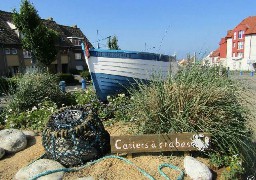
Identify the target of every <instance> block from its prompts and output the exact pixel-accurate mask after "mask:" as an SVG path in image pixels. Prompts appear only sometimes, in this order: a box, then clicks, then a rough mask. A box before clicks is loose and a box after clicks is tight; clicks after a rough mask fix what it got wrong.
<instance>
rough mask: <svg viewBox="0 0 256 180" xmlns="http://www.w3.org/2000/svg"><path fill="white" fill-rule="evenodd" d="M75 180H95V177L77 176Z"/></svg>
mask: <svg viewBox="0 0 256 180" xmlns="http://www.w3.org/2000/svg"><path fill="white" fill-rule="evenodd" d="M76 180H95V178H94V177H92V176H88V177H82V178H77V179H76Z"/></svg>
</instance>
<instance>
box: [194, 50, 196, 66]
mask: <svg viewBox="0 0 256 180" xmlns="http://www.w3.org/2000/svg"><path fill="white" fill-rule="evenodd" d="M194 64H196V52H194Z"/></svg>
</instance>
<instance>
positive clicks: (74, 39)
mask: <svg viewBox="0 0 256 180" xmlns="http://www.w3.org/2000/svg"><path fill="white" fill-rule="evenodd" d="M68 39H69V40H70V41H71V42H72V44H73V45H75V46H80V45H81V42H82V40H83V38H79V37H68Z"/></svg>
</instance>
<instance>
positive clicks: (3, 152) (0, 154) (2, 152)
mask: <svg viewBox="0 0 256 180" xmlns="http://www.w3.org/2000/svg"><path fill="white" fill-rule="evenodd" d="M4 155H5V150H4V149H3V148H0V159H2V157H4Z"/></svg>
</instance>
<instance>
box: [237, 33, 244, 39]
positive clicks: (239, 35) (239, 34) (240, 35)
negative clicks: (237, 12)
mask: <svg viewBox="0 0 256 180" xmlns="http://www.w3.org/2000/svg"><path fill="white" fill-rule="evenodd" d="M243 35H244V31H239V32H238V38H239V39H242V38H243Z"/></svg>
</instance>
